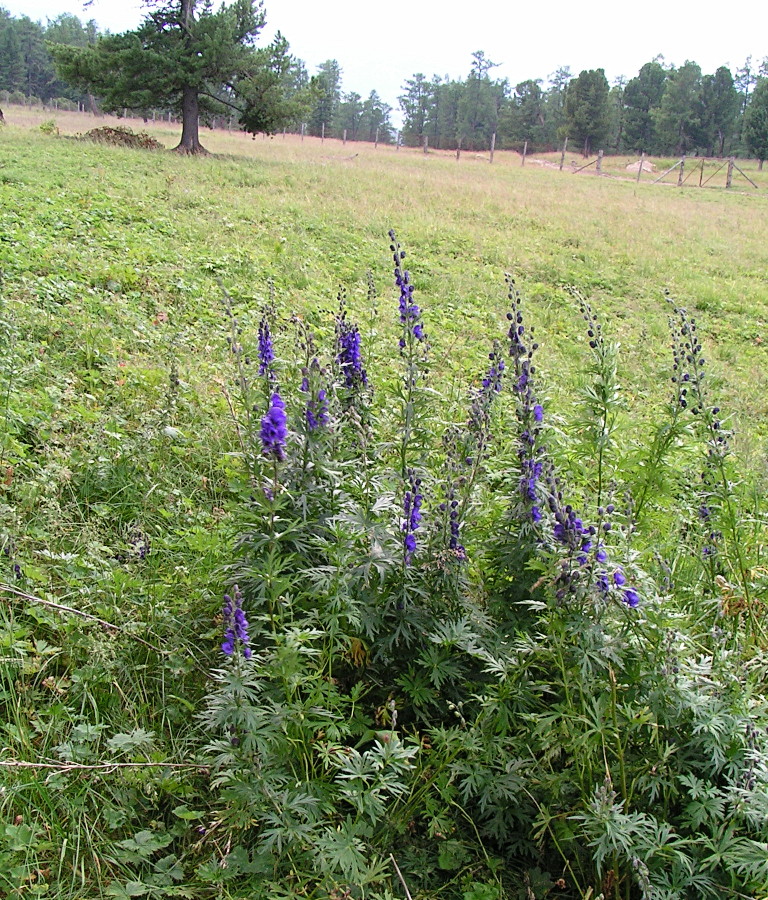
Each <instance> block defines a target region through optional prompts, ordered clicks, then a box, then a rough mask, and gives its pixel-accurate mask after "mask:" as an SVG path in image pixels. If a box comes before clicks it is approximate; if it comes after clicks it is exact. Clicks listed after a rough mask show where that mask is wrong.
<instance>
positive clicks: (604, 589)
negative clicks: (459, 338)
mask: <svg viewBox="0 0 768 900" xmlns="http://www.w3.org/2000/svg"><path fill="white" fill-rule="evenodd" d="M507 285H508V288H509V301H510V304H511V309H510V311H509V312H508V313H507V320H508V322H509V330H508V332H507V336H508V338H509V355H510V357H511V359H512V365H513V369H514V374H513V378H512V391H513V393H514V395H515V397H516V412H517V421H518V432H519V434H518V451H517V452H518V460H519V466H520V474H519V480H518V498H517V504H516V505H517V509H518V510H519V511H520V512H522V518H523V521H524V522H525V523H526V524H527V525H528V527H529V528H532V529H533V530H534V533H536V535H537V537H538V540H539V541H540V542H544V541H545V534H546V531H548V530H549V528H551V531H549V534H550V535H551V540H552V543H553V544H554V546H555V547H558V546H559V547H561V548H563V549H564V550H565V555H563V556H561V558H560V560H559V562H558V570H557V576H556V579H555V592H556V598H557V599H558V600H560V601H565V600H566V599H568V598H569V597H578V596H584V595H585V594H586V593H587V592H589V591H590V590H591V591H594V592H595V593H596V594H597V596H598V597H599V598H600V599H602V600H605V601H607V600H609V599H611V598H616V599H618V600H620V601H621V602H623V603H625V604H626V605H627V606H630V607H635V606H637V605H638V603H639V601H640V598H639V595H638V593H637V591H636V590H635V589H634V588H633V587H632V586H630V585H628V584H627V578H626V576H625V574H624V571H623V569H622V568H621V567H617V566H612V565H611V564H610V561H609V557H608V553H607V551H606V549H605V546H604V544H603V541H602V538H603V537H604V536H605V535H607V534H608V532H609V531H610V530H611V523H610V521H608V520H607V519H606V513H612V512H613V510H614V508H613V505H609V506H608V507H607V509H603V508H602V507H600V508H599V509H598V515H599V523H598V525H597V526H595V525H588V524H586V523H585V522H584V521H583V519H582V518H581V516H580V515H579V514H578V512H577V511H576V510H575V509H574V507H573V506H572V505H571V504H569V503H566V502H565V500H564V497H563V491H562V488H561V485H560V481H559V479H558V477H557V475H556V474H555V470H554V466H553V465H552V462H551V460H550V459H548V458H547V455H546V446H545V445H544V443H543V441H542V437H543V434H542V432H543V424H544V407H543V405H542V403H541V402H540V401H539V399H538V398H537V396H536V391H535V374H536V367H535V365H534V364H533V357H534V353H535V352H536V350H537V349H538V344H537V343H536V341H534V339H533V329H526V325H525V321H524V316H523V310H522V299H521V297H520V293H519V291H517V289H516V288H515V284H514V281H513V279H512V278H511V277H510V276H507ZM588 323H589V330H590V331H591V332H592V334H591V335H590V341H591V342H593V343H592V344H591V346H592V349H593V350H595V349H596V347H597V341H598V336H597V332H596V331H595V320H594V317H593V316H592V315H591V310H590V311H589V317H588ZM545 511H546V512H548V514H549V515H548V516H545ZM545 526H547V528H546V529H545ZM560 552H561V553H562V551H560Z"/></svg>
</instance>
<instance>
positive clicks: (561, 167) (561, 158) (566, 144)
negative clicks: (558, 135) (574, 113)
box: [560, 138, 568, 172]
mask: <svg viewBox="0 0 768 900" xmlns="http://www.w3.org/2000/svg"><path fill="white" fill-rule="evenodd" d="M567 149H568V138H566V139H565V141H564V142H563V152H562V153H561V154H560V171H561V172H562V171H563V165H564V163H565V151H566V150H567Z"/></svg>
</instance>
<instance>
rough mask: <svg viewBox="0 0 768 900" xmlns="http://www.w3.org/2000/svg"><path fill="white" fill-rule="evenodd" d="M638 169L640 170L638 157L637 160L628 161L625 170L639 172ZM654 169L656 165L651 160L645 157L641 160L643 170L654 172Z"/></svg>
mask: <svg viewBox="0 0 768 900" xmlns="http://www.w3.org/2000/svg"><path fill="white" fill-rule="evenodd" d="M639 171H640V160H639V159H638V161H637V162H633V163H630V164H629V165H628V166H627V172H639ZM655 171H656V166H655V165H654V164H653V163H652V162H649V161H648V160H647V159H644V160H643V172H655Z"/></svg>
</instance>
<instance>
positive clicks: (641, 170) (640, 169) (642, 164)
mask: <svg viewBox="0 0 768 900" xmlns="http://www.w3.org/2000/svg"><path fill="white" fill-rule="evenodd" d="M644 165H645V153H641V154H640V168H639V169H638V170H637V180H636V181H635V184H640V176H641V175H642V174H643V166H644Z"/></svg>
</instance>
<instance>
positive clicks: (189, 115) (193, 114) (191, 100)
mask: <svg viewBox="0 0 768 900" xmlns="http://www.w3.org/2000/svg"><path fill="white" fill-rule="evenodd" d="M199 115H200V110H199V107H198V102H197V91H196V90H195V88H193V87H189V86H185V87H184V94H183V97H182V101H181V140H180V141H179V144H178V146H177V147H174V148H173V149H174V150H175V151H176V153H189V154H197V153H200V154H205V153H207V152H208V151H207V150H206V149H205V147H203V145H202V144H201V143H200V132H199V121H198V120H199Z"/></svg>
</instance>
